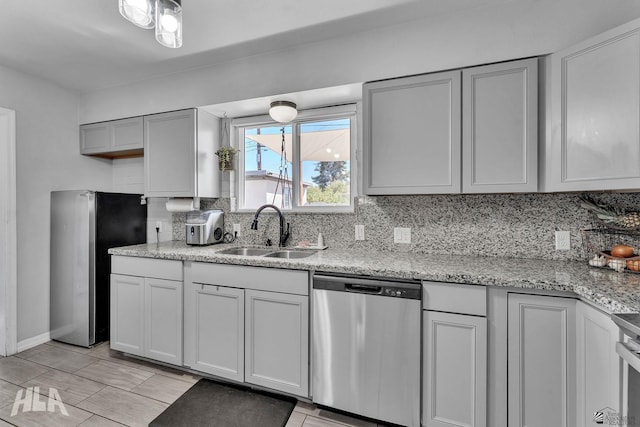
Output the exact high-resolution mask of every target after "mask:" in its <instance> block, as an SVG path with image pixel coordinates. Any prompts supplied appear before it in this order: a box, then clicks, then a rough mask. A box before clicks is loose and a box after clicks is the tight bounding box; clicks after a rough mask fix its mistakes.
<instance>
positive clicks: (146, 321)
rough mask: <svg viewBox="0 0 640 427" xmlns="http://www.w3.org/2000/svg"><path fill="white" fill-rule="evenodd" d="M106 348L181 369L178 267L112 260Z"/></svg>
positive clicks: (175, 264) (142, 260)
mask: <svg viewBox="0 0 640 427" xmlns="http://www.w3.org/2000/svg"><path fill="white" fill-rule="evenodd" d="M111 271H112V274H111V291H110V292H111V310H110V311H111V319H110V342H111V343H110V345H111V348H112V349H114V350H119V351H123V352H125V353H130V354H134V355H137V356H143V357H148V358H150V359H154V360H158V361H160V362H165V363H170V364H173V365H182V328H183V323H182V295H183V289H182V262H180V261H173V260H157V259H151V258H135V257H123V256H113V257H112V262H111Z"/></svg>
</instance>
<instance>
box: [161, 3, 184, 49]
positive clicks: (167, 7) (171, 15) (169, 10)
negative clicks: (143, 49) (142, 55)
mask: <svg viewBox="0 0 640 427" xmlns="http://www.w3.org/2000/svg"><path fill="white" fill-rule="evenodd" d="M156 40H157V41H158V43H160V44H161V45H163V46H166V47H172V48H178V47H180V46H182V6H181V5H180V2H177V1H174V0H156Z"/></svg>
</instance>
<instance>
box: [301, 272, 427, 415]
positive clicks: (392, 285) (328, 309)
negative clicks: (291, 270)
mask: <svg viewBox="0 0 640 427" xmlns="http://www.w3.org/2000/svg"><path fill="white" fill-rule="evenodd" d="M421 293H422V289H421V285H420V282H418V281H396V280H386V279H370V278H366V279H364V278H361V277H356V276H343V275H341V276H336V275H330V274H316V275H314V277H313V334H312V336H313V338H312V345H313V347H312V400H313V402H315V403H317V404H319V405H325V406H329V407H331V408H336V409H340V410H343V411H347V412H351V413H354V414H359V415H362V416H365V417H369V418H373V419H375V420H381V421H385V422H390V423H394V424H400V425H404V426H415V427H418V426H420V298H421Z"/></svg>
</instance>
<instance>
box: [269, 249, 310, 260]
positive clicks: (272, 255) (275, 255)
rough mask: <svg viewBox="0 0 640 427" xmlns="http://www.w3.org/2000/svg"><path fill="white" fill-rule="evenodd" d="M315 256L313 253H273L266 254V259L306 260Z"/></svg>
mask: <svg viewBox="0 0 640 427" xmlns="http://www.w3.org/2000/svg"><path fill="white" fill-rule="evenodd" d="M313 254H315V252H313V251H277V252H271V253H270V254H266V255H265V258H286V259H294V258H306V257H309V256H311V255H313Z"/></svg>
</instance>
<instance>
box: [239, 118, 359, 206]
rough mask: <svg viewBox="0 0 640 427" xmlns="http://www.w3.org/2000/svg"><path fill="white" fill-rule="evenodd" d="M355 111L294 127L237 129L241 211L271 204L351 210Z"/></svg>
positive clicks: (305, 120)
mask: <svg viewBox="0 0 640 427" xmlns="http://www.w3.org/2000/svg"><path fill="white" fill-rule="evenodd" d="M354 121H355V110H354V108H353V107H351V110H350V111H349V113H347V114H341V115H338V116H336V115H335V114H332V115H331V117H323V116H322V115H315V116H310V115H309V114H307V115H306V116H304V115H302V118H301V119H300V120H298V121H296V122H294V123H293V124H291V125H287V126H284V127H283V126H282V125H279V124H274V123H268V124H264V125H259V126H242V125H238V124H234V126H236V127H237V128H238V130H240V132H239V133H238V135H239V137H240V141H239V142H240V144H241V145H240V150H241V151H243V157H244V164H243V166H244V171H243V173H242V178H243V179H242V182H241V186H242V192H241V194H242V196H243V197H242V198H241V201H240V202H241V203H240V208H244V209H256V208H258V207H260V206H262V205H264V204H267V203H272V204H275V205H276V206H278V207H281V208H283V209H304V208H313V207H317V208H320V209H331V208H332V207H334V208H335V207H342V208H344V207H349V206H351V201H352V194H351V193H352V191H351V187H352V182H351V181H352V179H351V174H352V172H353V171H352V165H351V149H352V139H353V132H352V127H353V126H354V125H355V123H354Z"/></svg>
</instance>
